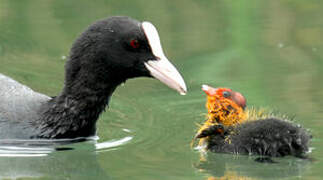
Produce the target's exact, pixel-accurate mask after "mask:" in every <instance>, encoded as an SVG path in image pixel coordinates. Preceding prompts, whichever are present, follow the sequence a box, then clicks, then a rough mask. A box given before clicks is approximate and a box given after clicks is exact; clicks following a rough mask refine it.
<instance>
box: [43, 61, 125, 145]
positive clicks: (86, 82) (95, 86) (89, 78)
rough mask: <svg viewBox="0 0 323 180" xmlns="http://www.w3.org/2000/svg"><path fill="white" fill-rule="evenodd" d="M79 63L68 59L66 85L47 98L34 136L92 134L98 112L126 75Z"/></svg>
mask: <svg viewBox="0 0 323 180" xmlns="http://www.w3.org/2000/svg"><path fill="white" fill-rule="evenodd" d="M93 61H96V59H93ZM93 61H92V62H93ZM80 62H82V59H70V60H69V61H68V62H67V64H66V77H65V86H64V88H63V91H62V92H61V94H60V95H59V96H57V97H55V98H53V99H52V100H51V101H49V103H48V105H47V107H46V108H44V110H43V112H42V119H41V123H40V124H41V125H40V131H41V132H40V135H39V136H37V138H56V139H61V138H76V137H88V136H93V135H95V132H96V121H97V119H98V118H99V115H100V114H101V113H102V112H103V111H104V109H105V107H106V106H107V105H108V103H109V100H110V97H111V95H112V93H113V92H114V90H115V89H116V87H117V86H118V85H119V84H121V83H122V82H124V81H125V78H123V77H121V76H120V75H118V73H117V72H115V70H114V69H113V68H110V67H100V66H97V67H96V64H100V63H93V64H89V65H88V66H84V65H83V66H79V67H80V68H78V66H77V65H78V63H80ZM102 68H104V69H102Z"/></svg>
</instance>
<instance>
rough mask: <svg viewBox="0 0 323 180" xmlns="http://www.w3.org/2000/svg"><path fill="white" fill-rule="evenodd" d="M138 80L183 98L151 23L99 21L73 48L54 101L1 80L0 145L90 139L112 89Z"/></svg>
mask: <svg viewBox="0 0 323 180" xmlns="http://www.w3.org/2000/svg"><path fill="white" fill-rule="evenodd" d="M140 76H146V77H154V78H156V79H158V80H160V81H161V82H163V83H165V84H166V85H167V86H169V87H171V88H173V89H175V90H177V91H178V92H180V93H181V94H185V93H186V85H185V83H184V80H183V79H182V77H181V75H180V74H179V73H178V71H177V70H176V68H175V67H174V66H173V65H172V64H171V63H170V62H169V61H168V60H167V58H166V57H165V55H164V53H163V50H162V47H161V44H160V40H159V36H158V32H157V30H156V28H155V27H154V26H153V25H152V24H151V23H149V22H139V21H137V20H135V19H131V18H129V17H119V16H118V17H110V18H107V19H103V20H99V21H97V22H95V23H94V24H92V25H91V26H89V27H88V28H87V29H86V30H85V31H84V32H83V33H82V34H81V35H80V36H79V38H78V39H77V40H76V41H75V42H74V44H73V46H72V48H71V50H70V55H69V58H68V61H67V63H66V65H65V85H64V88H63V90H62V92H61V93H60V94H59V95H58V96H56V97H54V98H50V97H48V96H46V95H43V94H39V93H37V92H34V91H32V90H31V89H30V88H28V87H26V86H24V85H22V84H19V83H18V82H16V81H14V80H12V79H10V78H9V77H6V76H4V75H1V74H0V139H31V138H33V139H34V138H42V139H62V138H77V137H88V136H93V135H95V132H96V121H97V119H98V117H99V115H100V114H101V112H102V111H103V110H104V109H105V107H106V106H107V105H108V103H109V99H110V97H111V95H112V93H113V91H114V90H115V89H116V87H117V86H118V85H119V84H121V83H123V82H125V81H126V80H127V79H129V78H135V77H140Z"/></svg>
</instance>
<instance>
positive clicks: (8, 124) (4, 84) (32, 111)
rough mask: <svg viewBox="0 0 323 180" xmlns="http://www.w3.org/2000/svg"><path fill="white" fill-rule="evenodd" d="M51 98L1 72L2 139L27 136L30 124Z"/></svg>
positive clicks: (0, 129) (0, 130)
mask: <svg viewBox="0 0 323 180" xmlns="http://www.w3.org/2000/svg"><path fill="white" fill-rule="evenodd" d="M50 99H51V98H50V97H48V96H46V95H43V94H40V93H37V92H35V91H33V90H32V89H30V88H29V87H27V86H25V85H22V84H20V83H19V82H17V81H15V80H13V79H11V78H9V77H7V76H5V75H2V74H0V139H6V138H20V136H25V134H26V131H32V129H30V130H28V127H26V126H28V124H29V123H30V122H32V121H35V120H36V119H37V118H38V117H39V114H38V112H39V109H40V108H41V106H42V105H44V104H45V103H46V102H48V100H50Z"/></svg>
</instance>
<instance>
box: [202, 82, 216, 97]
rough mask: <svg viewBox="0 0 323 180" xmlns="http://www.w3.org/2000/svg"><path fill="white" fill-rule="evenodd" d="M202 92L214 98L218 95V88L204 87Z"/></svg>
mask: <svg viewBox="0 0 323 180" xmlns="http://www.w3.org/2000/svg"><path fill="white" fill-rule="evenodd" d="M202 90H203V91H204V92H205V93H206V94H207V95H208V96H214V95H215V94H216V91H217V88H213V87H211V86H208V85H205V84H203V85H202Z"/></svg>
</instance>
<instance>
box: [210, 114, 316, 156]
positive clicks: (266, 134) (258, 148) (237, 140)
mask: <svg viewBox="0 0 323 180" xmlns="http://www.w3.org/2000/svg"><path fill="white" fill-rule="evenodd" d="M216 139H217V141H218V142H215V141H213V142H214V143H221V142H222V145H219V144H218V145H215V146H214V145H213V146H212V148H211V149H212V150H213V151H217V152H236V153H240V154H255V155H265V156H274V157H282V156H286V155H293V156H298V157H302V156H303V155H304V154H305V153H306V152H307V151H308V150H309V147H308V145H309V141H310V139H311V136H310V134H309V133H308V132H307V131H306V130H305V129H304V128H301V127H299V125H297V124H294V123H292V122H290V121H287V120H281V119H276V118H268V119H263V120H254V121H250V122H245V123H242V124H240V125H237V126H236V127H235V129H234V131H233V133H231V135H230V136H229V138H228V139H226V140H224V141H223V140H221V139H220V138H216Z"/></svg>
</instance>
